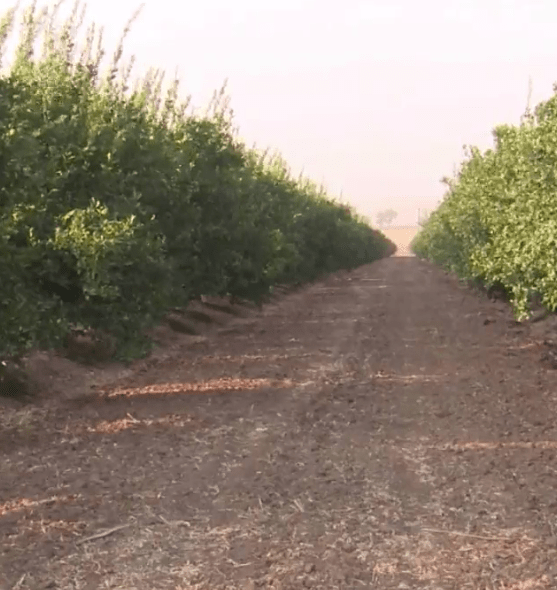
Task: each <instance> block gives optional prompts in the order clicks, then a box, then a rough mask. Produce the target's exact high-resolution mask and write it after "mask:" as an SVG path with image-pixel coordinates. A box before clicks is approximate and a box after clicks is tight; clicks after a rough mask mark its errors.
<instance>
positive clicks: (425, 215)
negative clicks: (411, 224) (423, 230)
mask: <svg viewBox="0 0 557 590" xmlns="http://www.w3.org/2000/svg"><path fill="white" fill-rule="evenodd" d="M429 215H430V212H429V210H428V209H419V210H418V225H420V226H424V225H425V224H426V223H427V220H428V219H429Z"/></svg>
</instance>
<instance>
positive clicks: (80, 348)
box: [64, 330, 115, 364]
mask: <svg viewBox="0 0 557 590" xmlns="http://www.w3.org/2000/svg"><path fill="white" fill-rule="evenodd" d="M64 352H65V356H66V357H67V358H69V359H70V360H72V361H78V362H81V363H85V364H91V363H97V362H105V361H108V360H110V359H111V358H112V357H113V355H114V352H115V345H114V341H113V339H112V338H110V337H109V336H108V335H107V334H103V333H101V332H94V331H92V330H88V331H86V332H82V331H74V332H71V333H70V334H68V336H67V337H66V342H65V347H64Z"/></svg>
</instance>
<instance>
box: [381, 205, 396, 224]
mask: <svg viewBox="0 0 557 590" xmlns="http://www.w3.org/2000/svg"><path fill="white" fill-rule="evenodd" d="M397 217H398V213H397V212H396V211H394V210H393V209H385V211H379V213H378V214H377V225H378V226H379V227H384V226H385V225H391V223H392V222H393V221H394V220H395V219H396V218H397Z"/></svg>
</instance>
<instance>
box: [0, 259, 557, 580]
mask: <svg viewBox="0 0 557 590" xmlns="http://www.w3.org/2000/svg"><path fill="white" fill-rule="evenodd" d="M243 310H244V311H243V313H242V315H241V316H239V317H235V318H234V319H232V320H231V319H230V317H231V314H228V316H227V317H228V319H223V321H222V323H221V324H216V323H213V324H211V325H209V324H207V325H208V326H209V327H208V329H207V331H206V332H204V333H203V334H202V335H197V336H195V335H193V336H192V335H187V334H180V335H179V336H176V338H178V340H174V341H172V342H171V340H172V338H171V336H170V335H168V334H166V333H165V332H164V330H163V329H162V328H161V336H160V337H161V342H163V341H165V338H166V341H165V342H166V344H165V346H166V348H164V347H162V348H161V349H160V350H159V351H158V353H157V354H156V355H154V357H153V358H152V359H150V360H149V361H142V362H140V363H136V364H134V365H133V366H131V367H128V368H126V369H125V370H124V369H122V368H121V367H116V366H108V365H107V366H105V367H104V368H103V367H100V368H99V367H96V368H84V367H81V377H82V381H85V380H86V378H87V379H89V381H87V384H86V386H85V385H84V384H83V383H82V385H81V387H79V383H78V378H79V371H78V370H77V368H76V366H75V364H73V365H71V366H70V365H67V368H68V369H69V368H72V371H73V372H70V373H71V374H70V375H69V377H68V379H67V380H66V381H64V374H63V367H62V365H59V366H58V370H59V372H61V373H60V374H57V375H54V374H53V372H52V370H51V373H49V367H52V363H53V362H54V360H53V359H52V358H51V359H50V361H49V360H48V359H43V365H42V367H43V372H44V378H45V379H46V380H48V382H49V383H50V387H49V388H46V389H45V394H44V395H43V396H42V397H41V398H40V399H38V400H36V401H35V402H34V403H33V404H28V405H25V406H18V405H17V404H15V403H13V402H12V403H8V402H5V401H4V402H0V403H1V404H2V405H0V407H1V408H2V409H0V588H2V590H4V589H10V590H11V589H15V588H18V589H22V590H23V589H29V590H37V589H47V588H53V589H54V588H59V589H76V590H77V589H79V590H94V589H97V588H107V589H108V588H111V589H116V588H118V589H125V590H134V589H137V590H154V589H161V590H170V589H172V590H185V589H188V590H189V589H199V590H209V589H210V590H224V589H238V590H254V589H257V588H268V589H275V590H278V589H282V590H287V589H298V588H313V589H327V590H333V589H360V588H362V589H365V588H370V589H371V588H374V589H375V588H379V589H430V590H440V589H443V590H449V589H451V590H463V589H475V590H511V589H512V590H538V589H540V590H541V589H554V588H557V535H556V533H557V421H556V419H555V417H556V407H557V387H556V385H557V379H556V372H555V370H554V366H557V365H554V363H553V362H552V360H551V359H552V351H553V348H552V345H551V340H550V339H549V337H548V334H549V333H551V332H552V331H553V330H554V320H553V319H552V318H546V319H544V320H543V321H540V322H537V323H535V324H524V325H519V324H517V323H516V322H514V321H513V318H512V314H511V311H510V310H509V308H508V306H507V305H506V304H505V303H504V302H502V301H491V300H489V299H487V297H486V296H482V295H481V294H479V293H476V292H474V291H472V290H471V289H470V288H468V287H466V286H464V285H462V284H460V283H459V282H458V281H457V280H456V279H454V278H453V277H451V276H448V275H446V274H445V273H443V272H442V271H440V270H438V269H435V268H433V267H431V266H430V265H428V264H426V263H424V262H422V261H419V260H418V259H416V258H404V257H400V258H390V259H387V260H383V261H380V262H378V263H376V264H373V265H370V266H366V267H362V268H360V269H358V270H356V271H354V272H352V273H338V274H335V275H333V276H330V277H328V278H327V279H326V280H324V281H322V282H319V283H316V284H313V285H310V286H308V287H306V288H304V289H302V290H298V291H296V292H291V293H285V294H282V295H280V296H278V297H276V298H275V299H274V300H273V301H272V302H271V303H270V304H268V305H266V306H264V307H263V308H262V309H261V310H257V309H254V308H247V307H245V308H243ZM198 311H201V309H200V310H198ZM199 317H200V316H198V319H199ZM223 318H224V316H223ZM552 322H553V323H552ZM211 326H212V327H211ZM165 334H166V336H165ZM180 338H190V340H189V341H188V340H180ZM544 341H545V342H546V344H544ZM165 350H166V352H164V351H165ZM49 362H50V364H49ZM69 362H70V361H68V363H69ZM102 371H105V373H102ZM91 372H92V373H91ZM103 375H104V376H103ZM87 376H89V377H87ZM110 381H112V382H110ZM68 384H70V385H71V384H75V387H76V392H74V394H73V395H72V394H71V392H70V391H69V390H68V387H69V385H68ZM57 392H60V393H57Z"/></svg>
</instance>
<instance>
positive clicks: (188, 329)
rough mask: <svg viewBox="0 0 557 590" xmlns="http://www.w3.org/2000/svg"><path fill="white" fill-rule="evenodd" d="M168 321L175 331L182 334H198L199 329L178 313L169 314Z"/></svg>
mask: <svg viewBox="0 0 557 590" xmlns="http://www.w3.org/2000/svg"><path fill="white" fill-rule="evenodd" d="M166 323H167V324H168V326H169V327H170V328H172V329H173V330H174V331H175V332H180V333H181V334H191V335H192V336H195V335H196V334H197V330H196V329H195V328H194V327H193V326H192V325H191V324H190V323H188V322H186V321H185V320H184V319H182V318H181V317H179V316H177V315H174V314H172V315H169V316H167V318H166Z"/></svg>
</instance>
